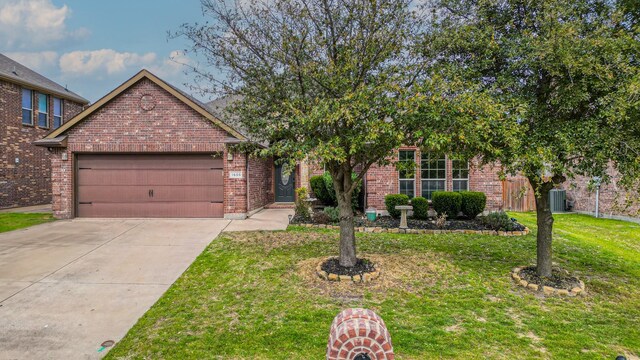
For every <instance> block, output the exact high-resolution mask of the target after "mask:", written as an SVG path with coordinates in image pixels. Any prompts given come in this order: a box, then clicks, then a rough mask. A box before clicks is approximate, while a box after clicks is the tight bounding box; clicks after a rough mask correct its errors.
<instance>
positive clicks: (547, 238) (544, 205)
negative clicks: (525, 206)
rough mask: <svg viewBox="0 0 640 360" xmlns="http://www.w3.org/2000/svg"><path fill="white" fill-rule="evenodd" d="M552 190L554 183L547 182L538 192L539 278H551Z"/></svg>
mask: <svg viewBox="0 0 640 360" xmlns="http://www.w3.org/2000/svg"><path fill="white" fill-rule="evenodd" d="M530 182H531V180H530ZM531 185H533V183H532V184H531ZM551 189H553V183H548V182H545V183H542V184H541V185H540V186H539V187H538V189H537V190H538V191H536V218H537V223H538V238H537V255H538V257H537V261H536V272H537V274H538V276H545V277H550V276H551V256H552V250H551V242H552V240H553V214H551V208H550V206H549V205H550V204H549V192H550V191H551Z"/></svg>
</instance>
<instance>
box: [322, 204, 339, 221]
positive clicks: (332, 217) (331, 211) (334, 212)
mask: <svg viewBox="0 0 640 360" xmlns="http://www.w3.org/2000/svg"><path fill="white" fill-rule="evenodd" d="M324 213H325V214H327V216H328V217H329V221H331V222H332V223H337V222H339V221H340V209H338V208H335V207H331V206H327V207H326V208H324Z"/></svg>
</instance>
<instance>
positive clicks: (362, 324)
mask: <svg viewBox="0 0 640 360" xmlns="http://www.w3.org/2000/svg"><path fill="white" fill-rule="evenodd" d="M361 354H366V355H367V356H368V357H369V358H370V359H372V360H383V359H385V360H392V359H393V358H394V355H393V347H392V345H391V336H390V335H389V331H387V327H386V325H385V324H384V321H382V318H380V316H378V315H377V314H376V313H374V312H373V311H371V310H367V309H347V310H344V311H342V312H341V313H339V314H338V315H337V316H336V317H335V318H334V319H333V323H332V324H331V330H330V334H329V342H328V343H327V360H346V359H355V358H356V356H358V355H361Z"/></svg>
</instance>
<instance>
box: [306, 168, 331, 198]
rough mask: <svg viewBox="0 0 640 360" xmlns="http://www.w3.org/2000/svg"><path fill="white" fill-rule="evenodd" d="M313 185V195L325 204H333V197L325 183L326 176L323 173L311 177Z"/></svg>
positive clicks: (310, 181)
mask: <svg viewBox="0 0 640 360" xmlns="http://www.w3.org/2000/svg"><path fill="white" fill-rule="evenodd" d="M309 183H310V185H311V191H313V195H314V196H315V197H316V198H317V199H318V200H320V201H321V202H322V203H323V204H325V205H333V199H331V197H330V196H329V192H328V191H327V186H326V185H325V184H324V177H323V176H322V175H316V176H312V177H311V179H309Z"/></svg>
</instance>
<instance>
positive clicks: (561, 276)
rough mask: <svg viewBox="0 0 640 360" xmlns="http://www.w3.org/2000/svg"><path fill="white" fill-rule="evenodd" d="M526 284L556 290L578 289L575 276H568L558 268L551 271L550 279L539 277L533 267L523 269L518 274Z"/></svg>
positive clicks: (578, 282)
mask: <svg viewBox="0 0 640 360" xmlns="http://www.w3.org/2000/svg"><path fill="white" fill-rule="evenodd" d="M518 275H520V277H521V278H522V279H523V280H526V281H527V282H528V283H531V284H537V285H539V286H550V287H553V288H556V289H567V290H571V289H573V288H575V287H580V280H578V278H576V277H575V276H571V275H569V272H568V271H566V270H563V269H561V268H558V267H554V268H552V269H551V277H549V278H547V277H540V276H538V274H537V273H536V267H535V266H529V267H525V268H523V269H522V270H520V273H519V274H518Z"/></svg>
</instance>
